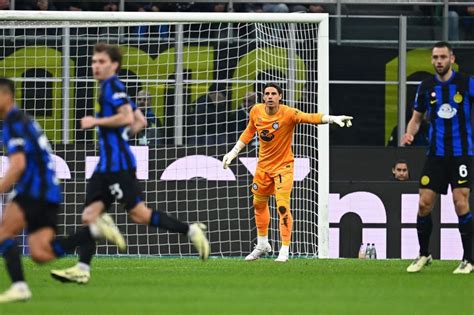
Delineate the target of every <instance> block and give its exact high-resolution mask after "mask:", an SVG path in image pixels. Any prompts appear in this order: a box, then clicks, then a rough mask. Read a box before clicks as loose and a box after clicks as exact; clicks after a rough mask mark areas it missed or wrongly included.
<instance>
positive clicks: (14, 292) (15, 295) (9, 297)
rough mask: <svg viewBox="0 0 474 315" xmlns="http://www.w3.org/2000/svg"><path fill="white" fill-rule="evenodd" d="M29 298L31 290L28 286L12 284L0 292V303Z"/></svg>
mask: <svg viewBox="0 0 474 315" xmlns="http://www.w3.org/2000/svg"><path fill="white" fill-rule="evenodd" d="M29 299H31V291H30V289H29V288H28V286H27V285H26V284H25V285H24V286H16V285H12V286H11V287H10V288H9V289H8V290H6V291H5V292H3V293H2V294H0V303H10V302H21V301H27V300H29Z"/></svg>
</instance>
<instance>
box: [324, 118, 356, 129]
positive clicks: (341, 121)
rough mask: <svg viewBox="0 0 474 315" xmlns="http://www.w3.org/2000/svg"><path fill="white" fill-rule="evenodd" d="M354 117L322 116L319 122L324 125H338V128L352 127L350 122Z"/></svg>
mask: <svg viewBox="0 0 474 315" xmlns="http://www.w3.org/2000/svg"><path fill="white" fill-rule="evenodd" d="M353 118H354V117H352V116H345V115H342V116H331V115H323V117H322V119H321V121H322V122H323V123H325V124H338V125H339V127H344V126H346V127H350V126H352V122H351V120H352V119H353Z"/></svg>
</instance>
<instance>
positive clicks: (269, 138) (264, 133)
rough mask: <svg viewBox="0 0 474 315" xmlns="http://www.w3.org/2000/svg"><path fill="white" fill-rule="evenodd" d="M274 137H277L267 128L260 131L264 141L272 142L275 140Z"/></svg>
mask: <svg viewBox="0 0 474 315" xmlns="http://www.w3.org/2000/svg"><path fill="white" fill-rule="evenodd" d="M273 138H275V135H274V134H273V133H270V131H268V130H266V129H265V130H262V132H260V139H262V140H263V141H266V142H270V141H272V140H273Z"/></svg>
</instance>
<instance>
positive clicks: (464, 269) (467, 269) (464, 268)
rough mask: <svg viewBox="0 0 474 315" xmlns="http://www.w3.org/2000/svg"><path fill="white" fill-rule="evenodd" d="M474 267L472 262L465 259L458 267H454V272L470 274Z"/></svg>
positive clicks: (456, 273)
mask: <svg viewBox="0 0 474 315" xmlns="http://www.w3.org/2000/svg"><path fill="white" fill-rule="evenodd" d="M473 269H474V267H473V266H472V264H471V263H470V262H468V261H467V260H463V261H461V263H460V264H459V266H458V267H457V268H456V269H454V271H453V273H454V274H455V275H462V274H464V275H467V274H470V273H471V272H472V270H473Z"/></svg>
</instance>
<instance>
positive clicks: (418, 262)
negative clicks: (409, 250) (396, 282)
mask: <svg viewBox="0 0 474 315" xmlns="http://www.w3.org/2000/svg"><path fill="white" fill-rule="evenodd" d="M432 261H433V257H431V255H429V256H418V257H417V258H416V259H415V260H414V261H413V262H412V263H411V265H410V266H408V268H407V272H420V271H421V269H423V268H424V267H425V266H428V265H430V264H431V262H432Z"/></svg>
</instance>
